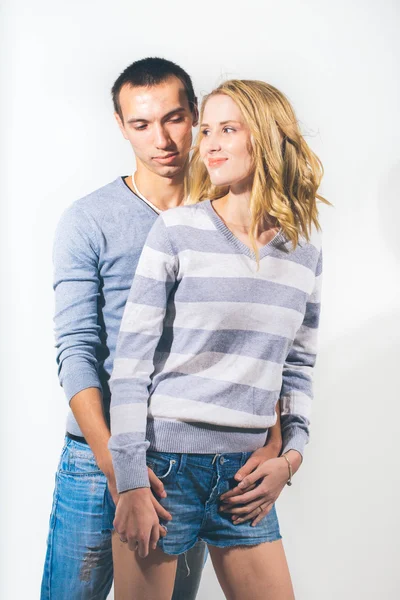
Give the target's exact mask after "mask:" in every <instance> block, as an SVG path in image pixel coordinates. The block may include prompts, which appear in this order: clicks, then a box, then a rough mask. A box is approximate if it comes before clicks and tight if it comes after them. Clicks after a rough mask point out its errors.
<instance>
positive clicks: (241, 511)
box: [220, 498, 265, 515]
mask: <svg viewBox="0 0 400 600" xmlns="http://www.w3.org/2000/svg"><path fill="white" fill-rule="evenodd" d="M264 502H265V498H259V499H258V500H256V501H255V502H250V503H249V504H246V506H232V507H229V508H228V507H226V508H225V509H224V510H221V509H220V510H221V512H223V513H228V514H232V515H246V514H248V513H250V512H252V511H253V510H254V509H256V508H258V507H259V506H261V505H262V504H263V503H264Z"/></svg>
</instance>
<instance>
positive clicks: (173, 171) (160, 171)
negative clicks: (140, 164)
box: [152, 165, 185, 177]
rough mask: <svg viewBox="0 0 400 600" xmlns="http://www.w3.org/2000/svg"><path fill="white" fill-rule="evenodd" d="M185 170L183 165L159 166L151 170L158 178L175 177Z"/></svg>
mask: <svg viewBox="0 0 400 600" xmlns="http://www.w3.org/2000/svg"><path fill="white" fill-rule="evenodd" d="M184 169H185V165H159V166H158V167H157V168H156V169H152V171H153V172H154V173H157V175H159V176H160V177H176V176H178V175H180V174H181V173H182V172H183V171H184Z"/></svg>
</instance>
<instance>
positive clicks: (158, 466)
mask: <svg viewBox="0 0 400 600" xmlns="http://www.w3.org/2000/svg"><path fill="white" fill-rule="evenodd" d="M146 462H147V466H148V467H150V469H151V470H152V471H153V472H154V474H155V475H156V476H157V477H158V479H160V480H161V481H162V482H163V483H164V482H165V481H167V480H168V481H170V480H171V479H173V478H174V477H175V475H176V472H177V470H178V465H179V460H178V456H177V455H175V454H168V453H165V452H153V451H151V452H148V453H147V457H146Z"/></svg>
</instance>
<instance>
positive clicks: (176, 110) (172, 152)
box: [115, 76, 196, 177]
mask: <svg viewBox="0 0 400 600" xmlns="http://www.w3.org/2000/svg"><path fill="white" fill-rule="evenodd" d="M119 101H120V105H121V111H122V115H123V121H121V119H120V117H119V116H118V115H117V114H116V115H115V117H116V119H117V122H118V125H119V127H120V129H121V131H122V134H123V136H124V137H125V139H127V140H129V142H130V143H131V146H132V148H133V151H134V153H135V155H136V161H137V164H138V167H139V165H140V163H141V164H142V165H143V166H144V167H145V168H146V169H148V170H150V171H152V172H153V173H156V174H157V175H160V176H161V177H174V176H176V175H178V174H179V173H180V172H181V171H182V170H183V168H184V166H185V163H186V161H187V158H188V155H189V150H190V147H191V143H192V127H193V126H194V125H196V121H195V117H194V115H193V113H192V112H191V110H190V107H189V102H188V99H187V95H186V92H185V88H184V86H183V83H182V82H181V81H180V80H179V79H178V78H177V77H175V76H171V77H170V78H168V79H167V80H166V81H165V82H163V83H160V84H158V85H154V86H152V87H132V86H130V85H124V86H123V87H122V88H121V91H120V94H119Z"/></svg>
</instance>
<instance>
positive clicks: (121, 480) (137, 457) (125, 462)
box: [108, 437, 150, 494]
mask: <svg viewBox="0 0 400 600" xmlns="http://www.w3.org/2000/svg"><path fill="white" fill-rule="evenodd" d="M112 439H113V438H112V437H111V438H110V440H109V442H108V447H109V449H110V451H111V455H112V460H113V466H114V473H115V480H116V483H117V491H118V493H119V494H121V493H122V492H127V491H128V490H135V489H136V488H141V487H150V481H149V475H148V470H147V464H146V450H145V449H144V450H143V449H135V452H134V454H131V453H129V454H128V453H126V452H120V451H118V450H113V449H112ZM147 446H148V443H147V444H146V447H147Z"/></svg>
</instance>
